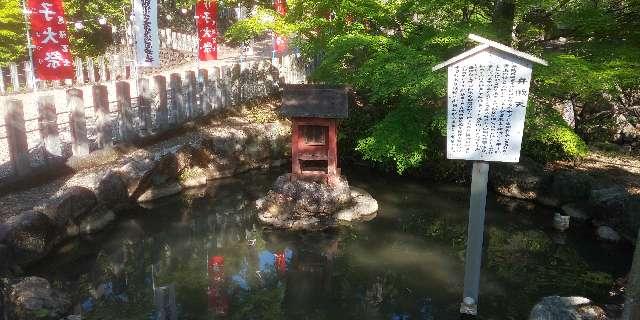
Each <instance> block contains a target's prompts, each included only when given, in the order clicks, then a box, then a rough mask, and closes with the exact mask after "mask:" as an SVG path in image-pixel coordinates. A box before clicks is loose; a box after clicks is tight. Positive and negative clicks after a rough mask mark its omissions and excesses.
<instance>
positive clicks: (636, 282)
mask: <svg viewBox="0 0 640 320" xmlns="http://www.w3.org/2000/svg"><path fill="white" fill-rule="evenodd" d="M625 295H626V299H625V303H624V312H623V313H622V320H634V319H640V233H639V234H638V240H637V242H636V250H635V253H634V254H633V264H632V265H631V272H629V283H628V284H627V289H626V290H625Z"/></svg>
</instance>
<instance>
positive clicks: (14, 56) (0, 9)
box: [0, 0, 27, 66]
mask: <svg viewBox="0 0 640 320" xmlns="http://www.w3.org/2000/svg"><path fill="white" fill-rule="evenodd" d="M0 43H2V46H0V66H2V65H5V64H7V63H9V62H11V61H16V60H18V59H19V58H21V57H22V56H24V55H25V54H26V50H27V46H26V39H25V34H24V19H23V18H22V6H21V5H20V1H19V0H3V1H2V2H0Z"/></svg>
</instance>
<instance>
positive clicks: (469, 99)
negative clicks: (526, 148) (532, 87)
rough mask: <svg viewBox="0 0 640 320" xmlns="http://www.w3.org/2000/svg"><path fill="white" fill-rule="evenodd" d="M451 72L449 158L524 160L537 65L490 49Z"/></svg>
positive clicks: (449, 77) (468, 59)
mask: <svg viewBox="0 0 640 320" xmlns="http://www.w3.org/2000/svg"><path fill="white" fill-rule="evenodd" d="M448 70H449V76H448V79H449V80H448V81H449V85H448V87H449V105H448V121H447V122H448V123H447V158H448V159H464V160H475V161H499V162H518V161H520V148H521V144H522V133H523V131H524V119H525V114H526V107H527V102H528V98H529V84H530V82H531V62H529V61H527V60H524V59H520V58H518V57H515V56H513V55H510V54H508V53H504V52H501V51H497V50H494V49H492V48H487V49H485V50H483V51H481V52H479V53H476V54H475V55H472V56H470V57H467V58H466V59H464V60H461V61H459V62H457V63H455V64H452V65H450V66H449V67H448Z"/></svg>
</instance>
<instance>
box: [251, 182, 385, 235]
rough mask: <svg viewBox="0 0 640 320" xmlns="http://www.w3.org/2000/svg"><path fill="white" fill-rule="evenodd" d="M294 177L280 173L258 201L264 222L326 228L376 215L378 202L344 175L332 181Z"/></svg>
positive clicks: (261, 219) (260, 215)
mask: <svg viewBox="0 0 640 320" xmlns="http://www.w3.org/2000/svg"><path fill="white" fill-rule="evenodd" d="M292 178H293V177H292V175H291V174H284V175H282V176H280V177H278V179H277V180H276V182H275V183H274V185H273V189H272V190H270V191H269V192H268V193H267V195H266V196H265V197H263V198H261V199H258V200H257V201H256V207H257V209H258V212H259V213H258V219H260V221H261V222H263V223H265V224H267V225H271V226H273V227H275V228H279V229H289V230H324V229H327V228H332V227H335V226H337V225H339V224H340V223H341V222H350V221H369V220H372V219H373V218H375V217H376V214H377V212H378V202H377V201H376V200H375V199H373V197H371V195H370V194H369V193H367V192H366V191H364V190H361V189H358V188H350V187H349V183H348V182H347V180H346V179H345V178H344V177H342V176H337V177H335V178H334V179H331V180H332V183H324V182H321V181H314V180H306V179H304V178H300V177H297V178H296V179H292Z"/></svg>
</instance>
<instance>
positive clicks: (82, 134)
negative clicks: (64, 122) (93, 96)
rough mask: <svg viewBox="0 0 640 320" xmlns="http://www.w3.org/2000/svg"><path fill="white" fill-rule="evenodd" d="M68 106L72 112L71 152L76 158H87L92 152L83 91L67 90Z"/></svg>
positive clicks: (70, 122)
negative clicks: (88, 136)
mask: <svg viewBox="0 0 640 320" xmlns="http://www.w3.org/2000/svg"><path fill="white" fill-rule="evenodd" d="M67 106H68V109H69V110H70V113H69V128H70V130H71V150H72V152H73V155H74V156H76V157H82V156H86V155H88V154H89V151H90V150H89V139H88V138H87V120H86V118H85V114H84V97H83V93H82V90H80V89H69V90H67Z"/></svg>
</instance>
